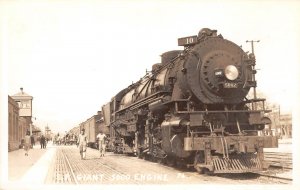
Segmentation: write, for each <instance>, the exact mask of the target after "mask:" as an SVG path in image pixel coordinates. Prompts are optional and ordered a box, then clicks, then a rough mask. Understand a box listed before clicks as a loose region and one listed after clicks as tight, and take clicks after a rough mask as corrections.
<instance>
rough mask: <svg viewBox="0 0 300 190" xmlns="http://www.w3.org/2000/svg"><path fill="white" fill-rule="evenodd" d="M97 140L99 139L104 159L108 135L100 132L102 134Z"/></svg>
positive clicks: (101, 154)
mask: <svg viewBox="0 0 300 190" xmlns="http://www.w3.org/2000/svg"><path fill="white" fill-rule="evenodd" d="M97 139H98V145H99V151H100V157H102V156H104V154H105V140H106V135H105V134H104V133H103V132H102V131H100V133H99V134H98V135H97Z"/></svg>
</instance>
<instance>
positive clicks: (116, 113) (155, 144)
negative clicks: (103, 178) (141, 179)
mask: <svg viewBox="0 0 300 190" xmlns="http://www.w3.org/2000/svg"><path fill="white" fill-rule="evenodd" d="M178 44H179V46H183V47H184V49H183V50H174V51H169V52H166V53H163V54H162V61H161V63H159V64H154V65H153V66H152V71H151V73H147V74H146V75H145V76H144V77H143V78H141V79H140V80H139V81H137V82H136V83H134V84H132V85H130V86H128V87H127V88H125V89H123V90H121V91H120V92H119V93H118V94H116V95H115V96H114V97H112V99H111V101H110V102H108V103H107V104H105V105H103V106H102V114H103V119H104V120H103V122H102V125H103V126H105V129H106V133H107V134H108V133H109V136H110V147H111V149H112V150H113V151H114V152H115V153H126V154H135V155H137V156H138V157H139V158H147V159H151V160H155V161H159V162H162V163H166V164H168V165H170V166H175V165H178V166H186V167H194V168H195V169H196V170H197V171H198V172H199V173H244V172H252V171H259V170H263V169H265V168H267V167H268V166H267V164H266V163H265V161H264V153H263V148H274V147H278V140H277V137H273V136H263V135H262V134H263V133H260V132H261V131H263V130H264V128H265V125H266V124H270V119H269V118H267V117H265V113H268V112H270V110H266V109H265V107H264V102H265V99H258V98H254V99H247V98H246V95H247V94H248V92H249V90H250V89H251V88H256V81H255V74H256V71H255V67H254V66H255V64H256V60H255V56H254V54H252V53H250V54H248V53H246V52H244V51H243V50H242V49H241V48H240V47H239V46H238V45H236V44H235V43H233V42H231V41H229V40H226V39H224V38H223V37H222V35H218V34H217V31H216V30H211V29H208V28H204V29H202V30H200V32H199V33H198V35H195V36H189V37H184V38H179V39H178ZM258 104H260V105H262V106H256V105H258ZM258 108H259V109H258ZM96 121H98V120H97V119H92V120H91V122H92V125H96V124H95V122H96ZM92 125H91V126H92ZM88 126H89V122H85V123H84V124H83V128H85V129H86V134H87V135H89V138H90V139H92V141H93V142H94V140H95V135H96V134H97V132H96V130H94V129H93V128H92V129H90V128H89V127H88Z"/></svg>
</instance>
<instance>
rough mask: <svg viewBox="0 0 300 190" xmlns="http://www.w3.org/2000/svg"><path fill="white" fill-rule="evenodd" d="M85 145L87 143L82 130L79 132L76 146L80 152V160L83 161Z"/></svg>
mask: <svg viewBox="0 0 300 190" xmlns="http://www.w3.org/2000/svg"><path fill="white" fill-rule="evenodd" d="M87 143H88V139H87V136H86V135H85V134H84V129H82V130H81V131H80V134H79V137H78V141H77V144H78V146H79V152H80V156H81V160H84V159H85V154H86V146H87Z"/></svg>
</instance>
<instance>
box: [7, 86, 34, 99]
mask: <svg viewBox="0 0 300 190" xmlns="http://www.w3.org/2000/svg"><path fill="white" fill-rule="evenodd" d="M20 90H21V91H20V92H19V93H17V94H15V95H12V96H11V97H12V98H13V99H21V100H22V99H33V97H32V96H30V95H29V94H27V93H26V92H24V91H23V88H20Z"/></svg>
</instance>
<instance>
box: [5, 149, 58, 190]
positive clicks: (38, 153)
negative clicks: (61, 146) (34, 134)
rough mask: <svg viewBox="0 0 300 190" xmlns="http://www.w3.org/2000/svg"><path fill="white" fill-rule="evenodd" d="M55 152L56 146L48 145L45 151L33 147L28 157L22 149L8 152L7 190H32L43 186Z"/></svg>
mask: <svg viewBox="0 0 300 190" xmlns="http://www.w3.org/2000/svg"><path fill="white" fill-rule="evenodd" d="M55 151H56V146H55V145H54V146H53V145H52V143H49V144H48V145H47V148H46V149H41V147H40V145H35V146H34V147H33V149H30V150H29V152H28V156H25V151H24V150H23V149H19V150H15V151H12V152H9V153H8V183H7V189H32V187H34V186H36V187H38V186H41V185H43V184H44V181H45V179H46V177H47V174H48V170H49V167H51V162H52V160H53V157H54V154H55Z"/></svg>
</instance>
